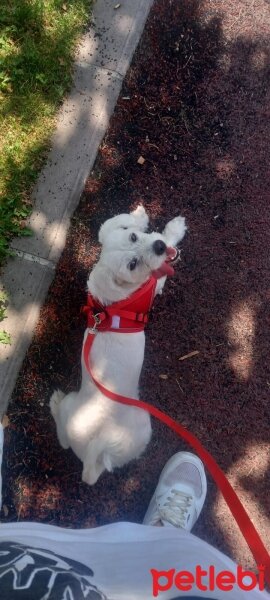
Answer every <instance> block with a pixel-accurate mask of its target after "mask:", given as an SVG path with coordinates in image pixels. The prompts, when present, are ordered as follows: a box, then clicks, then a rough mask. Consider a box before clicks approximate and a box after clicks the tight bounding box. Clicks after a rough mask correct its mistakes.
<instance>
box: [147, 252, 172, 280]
mask: <svg viewBox="0 0 270 600" xmlns="http://www.w3.org/2000/svg"><path fill="white" fill-rule="evenodd" d="M166 254H167V259H166V260H164V263H162V265H161V266H160V267H159V268H158V269H156V270H155V271H152V275H153V277H155V278H156V279H160V277H164V276H165V275H167V277H170V276H172V275H174V268H173V267H172V265H171V264H170V261H172V260H174V258H175V257H176V255H177V250H176V249H175V248H167V249H166Z"/></svg>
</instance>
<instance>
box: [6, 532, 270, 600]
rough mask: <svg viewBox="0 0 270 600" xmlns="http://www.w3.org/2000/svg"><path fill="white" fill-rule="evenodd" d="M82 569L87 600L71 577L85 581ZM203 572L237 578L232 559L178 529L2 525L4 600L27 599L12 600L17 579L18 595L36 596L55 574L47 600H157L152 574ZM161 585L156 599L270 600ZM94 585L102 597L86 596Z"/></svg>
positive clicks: (163, 580) (264, 595) (266, 596)
mask: <svg viewBox="0 0 270 600" xmlns="http://www.w3.org/2000/svg"><path fill="white" fill-rule="evenodd" d="M7 542H8V543H7ZM1 548H2V550H1ZM10 548H11V549H10ZM33 549H34V550H33ZM35 549H36V550H35ZM50 553H52V554H50ZM55 555H57V556H56V557H55ZM51 557H53V559H54V560H53V561H51ZM44 565H45V566H44ZM78 565H79V566H81V567H82V568H81V569H80V568H79V573H80V574H81V575H82V577H83V581H84V587H85V591H84V595H82V596H80V594H79V591H78V588H76V585H77V583H78V581H77V583H76V585H75V583H74V586H75V587H74V590H75V588H76V589H77V591H73V583H72V577H71V575H72V573H74V572H75V573H78V568H77V567H78ZM198 565H199V566H200V567H201V568H202V569H205V570H207V569H208V568H209V566H210V565H214V567H215V571H216V573H218V572H220V571H224V570H226V571H230V572H231V573H236V569H237V566H236V565H235V563H234V562H233V561H232V560H231V559H230V558H228V557H227V556H225V555H224V554H222V553H221V552H219V551H218V550H216V549H215V548H213V547H212V546H210V545H209V544H207V543H206V542H204V541H202V540H200V539H199V538H197V537H195V536H194V535H192V534H190V533H187V532H185V531H184V530H181V529H176V528H174V527H152V526H146V525H138V524H133V523H115V524H113V525H106V526H103V527H98V528H94V529H82V530H74V529H63V528H59V527H54V526H51V525H46V524H44V525H43V524H39V523H26V522H24V523H10V524H1V525H0V590H1V592H0V597H1V600H13V598H16V599H17V598H20V595H19V594H18V593H17V592H16V594H15V591H14V594H12V590H11V591H10V590H9V591H8V588H7V587H6V586H7V585H10V580H11V579H12V578H13V586H14V590H15V589H16V590H18V589H19V588H20V586H21V587H22V586H26V587H24V589H28V588H27V585H29V590H30V588H31V585H33V578H36V581H38V580H39V579H40V581H41V579H42V577H43V573H45V572H46V576H48V573H50V577H49V576H48V577H47V580H46V582H47V583H46V585H48V589H49V590H51V593H49V594H48V595H46V596H45V595H44V594H43V597H44V598H45V597H46V598H54V599H56V598H57V600H58V598H59V600H60V598H62V597H63V598H66V597H67V598H71V599H74V600H78V599H79V598H80V597H82V598H97V599H98V598H103V599H108V600H138V599H140V600H150V599H151V598H153V597H154V595H153V593H154V587H153V585H154V579H153V575H152V574H151V569H155V570H156V571H169V570H171V569H175V574H176V573H178V572H179V571H183V570H184V571H189V572H191V573H195V569H196V566H198ZM83 567H84V568H83ZM89 569H91V572H90V571H89ZM11 572H12V577H11V575H10V573H11ZM55 573H57V576H56V574H55ZM66 573H69V577H68V583H66V586H67V587H68V591H69V595H68V594H67V593H66V596H65V595H64V593H63V592H61V594H62V595H57V594H58V593H57V589H58V588H56V587H55V588H54V586H56V582H57V581H59V582H60V580H61V582H62V583H61V585H62V586H63V580H64V577H65V574H66ZM72 576H73V575H72ZM57 578H58V579H57ZM155 581H156V584H157V583H158V588H160V589H158V590H157V589H156V590H155V591H156V592H157V591H158V595H157V596H156V597H158V598H160V599H163V600H169V599H170V600H171V599H172V598H181V597H190V598H194V597H202V598H205V599H206V598H216V599H217V600H228V599H230V600H247V599H248V600H263V599H264V600H270V595H269V594H267V593H266V592H265V591H264V592H263V591H259V589H258V588H256V589H254V590H253V591H249V592H247V591H242V590H241V589H240V588H239V586H237V585H236V584H235V586H234V588H233V590H232V591H222V590H220V589H217V588H216V589H215V590H214V591H209V590H208V589H207V591H202V590H200V589H198V588H197V587H196V585H194V586H193V588H192V590H191V591H185V592H184V591H181V590H179V587H177V586H175V585H174V583H175V577H174V578H173V582H172V581H171V582H170V581H169V579H168V577H167V579H166V577H165V578H164V577H163V578H161V577H158V576H157V575H156V576H155ZM3 582H4V584H3ZM7 582H9V583H7ZM31 582H32V583H31ZM85 582H86V583H85ZM87 582H89V589H90V588H91V590H96V591H92V592H91V593H90V592H88V593H89V595H87V594H86V591H87V590H86V588H87V585H88V584H87ZM203 582H204V584H206V585H207V582H208V578H207V577H204V579H203ZM169 583H171V584H172V586H171V585H170V589H167V590H166V591H161V587H162V586H164V585H165V587H167V588H168V585H169ZM30 584H31V585H30ZM166 584H168V585H166ZM43 585H45V583H43ZM87 589H88V588H87ZM31 594H32V592H31V593H30V591H29V594H28V595H27V598H29V600H32V598H33V599H34V600H39V598H41V597H42V595H41V596H39V593H38V592H35V590H34V592H33V596H32V595H31ZM91 594H92V595H91ZM95 594H96V595H95ZM99 594H100V595H99ZM23 597H24V598H25V597H26V596H23Z"/></svg>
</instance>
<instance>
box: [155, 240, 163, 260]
mask: <svg viewBox="0 0 270 600" xmlns="http://www.w3.org/2000/svg"><path fill="white" fill-rule="evenodd" d="M153 250H154V253H155V254H157V255H158V256H161V254H164V252H165V250H166V244H165V243H164V242H163V240H156V241H155V242H154V243H153Z"/></svg>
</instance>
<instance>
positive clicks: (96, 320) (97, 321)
mask: <svg viewBox="0 0 270 600" xmlns="http://www.w3.org/2000/svg"><path fill="white" fill-rule="evenodd" d="M100 314H101V313H97V314H96V315H94V314H93V313H92V315H91V316H92V317H93V319H94V325H93V327H88V332H89V333H92V334H94V333H96V329H97V326H98V325H100V323H101V322H102V320H101V318H100Z"/></svg>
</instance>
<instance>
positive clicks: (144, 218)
mask: <svg viewBox="0 0 270 600" xmlns="http://www.w3.org/2000/svg"><path fill="white" fill-rule="evenodd" d="M130 214H131V215H133V216H134V217H135V219H136V222H135V223H136V227H137V229H139V230H140V231H146V229H147V227H148V223H149V217H148V215H147V214H146V211H145V208H144V206H143V205H142V204H139V205H138V206H137V208H136V209H135V210H133V211H132V212H131V213H130Z"/></svg>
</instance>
